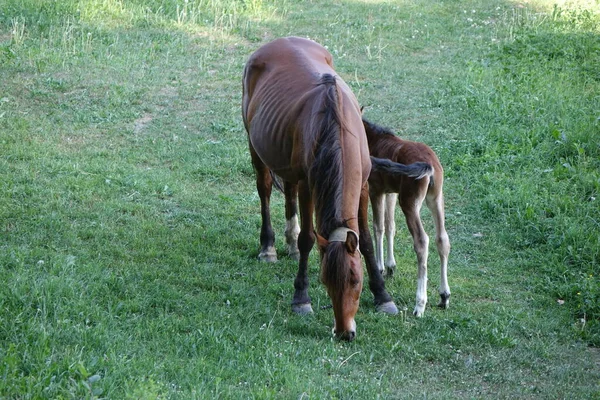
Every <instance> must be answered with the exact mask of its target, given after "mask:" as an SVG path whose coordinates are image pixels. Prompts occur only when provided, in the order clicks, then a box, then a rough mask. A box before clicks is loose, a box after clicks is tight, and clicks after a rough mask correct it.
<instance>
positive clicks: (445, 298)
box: [438, 293, 450, 310]
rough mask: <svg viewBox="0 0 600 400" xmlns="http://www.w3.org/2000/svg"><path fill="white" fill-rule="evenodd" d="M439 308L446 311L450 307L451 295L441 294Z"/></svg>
mask: <svg viewBox="0 0 600 400" xmlns="http://www.w3.org/2000/svg"><path fill="white" fill-rule="evenodd" d="M438 307H439V308H442V309H444V310H445V309H447V308H448V307H450V293H440V303H439V304H438Z"/></svg>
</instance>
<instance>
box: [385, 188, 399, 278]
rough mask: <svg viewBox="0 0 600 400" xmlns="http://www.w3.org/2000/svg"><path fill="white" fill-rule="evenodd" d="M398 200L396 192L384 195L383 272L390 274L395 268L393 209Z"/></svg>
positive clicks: (394, 222)
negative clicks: (384, 241)
mask: <svg viewBox="0 0 600 400" xmlns="http://www.w3.org/2000/svg"><path fill="white" fill-rule="evenodd" d="M397 202H398V194H397V193H388V194H387V195H386V196H385V238H386V244H387V252H386V259H385V273H386V274H387V275H390V276H392V275H393V274H394V270H395V269H396V259H395V258H394V236H395V235H396V221H395V219H394V211H395V210H396V203H397Z"/></svg>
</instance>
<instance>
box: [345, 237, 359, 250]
mask: <svg viewBox="0 0 600 400" xmlns="http://www.w3.org/2000/svg"><path fill="white" fill-rule="evenodd" d="M345 244H346V250H348V253H350V254H354V252H355V251H356V249H358V236H357V235H356V233H354V232H348V234H347V236H346V243H345Z"/></svg>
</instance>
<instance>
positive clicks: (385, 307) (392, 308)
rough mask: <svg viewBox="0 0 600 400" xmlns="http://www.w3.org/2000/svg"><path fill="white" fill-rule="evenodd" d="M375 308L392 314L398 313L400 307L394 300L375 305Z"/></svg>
mask: <svg viewBox="0 0 600 400" xmlns="http://www.w3.org/2000/svg"><path fill="white" fill-rule="evenodd" d="M375 309H376V310H377V311H378V312H381V313H384V314H390V315H396V314H398V307H396V305H395V304H394V302H393V301H388V302H387V303H383V304H378V305H376V306H375Z"/></svg>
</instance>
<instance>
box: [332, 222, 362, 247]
mask: <svg viewBox="0 0 600 400" xmlns="http://www.w3.org/2000/svg"><path fill="white" fill-rule="evenodd" d="M348 232H352V233H353V234H354V236H356V240H357V241H358V238H359V237H358V233H356V232H355V231H353V230H352V229H350V228H345V227H343V226H342V227H339V228H337V229H335V230H334V231H333V232H331V235H329V239H327V241H329V242H346V239H347V237H348ZM356 250H358V251H360V249H359V247H358V244H357V245H356Z"/></svg>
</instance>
